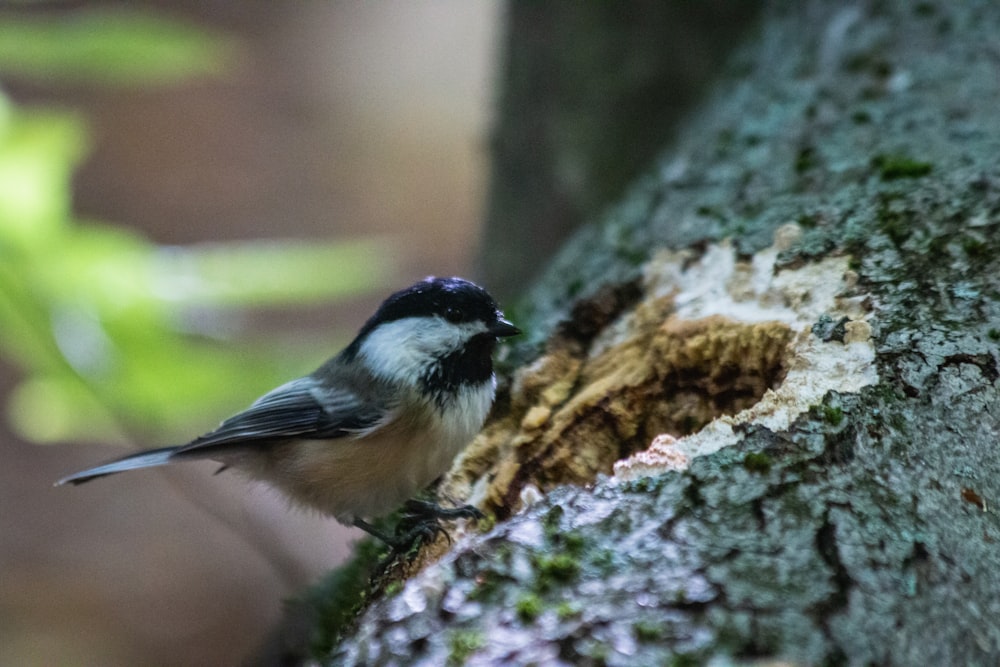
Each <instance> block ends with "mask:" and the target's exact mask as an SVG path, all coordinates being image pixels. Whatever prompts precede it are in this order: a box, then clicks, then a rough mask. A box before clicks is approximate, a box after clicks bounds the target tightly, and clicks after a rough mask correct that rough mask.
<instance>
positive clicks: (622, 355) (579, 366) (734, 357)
mask: <svg viewBox="0 0 1000 667" xmlns="http://www.w3.org/2000/svg"><path fill="white" fill-rule="evenodd" d="M673 310H674V303H673V298H672V297H669V296H666V297H654V298H652V299H648V300H645V301H642V302H641V303H640V304H639V305H638V306H637V307H636V308H635V310H634V311H632V312H631V313H629V314H627V315H626V316H625V318H623V320H622V323H621V324H622V326H623V327H624V331H626V332H627V333H626V334H625V335H624V336H622V335H620V333H621V332H618V333H619V335H616V336H615V338H616V339H617V341H618V342H616V343H614V344H608V345H606V346H604V347H603V348H602V349H599V350H594V349H593V347H594V346H592V349H590V350H581V346H580V345H579V344H578V339H576V338H573V339H569V338H567V337H566V336H564V335H563V334H562V333H557V334H556V335H555V336H554V337H553V340H552V342H551V343H550V346H549V350H548V352H547V353H546V354H545V355H543V356H542V357H541V358H540V359H538V360H537V361H536V362H535V363H534V364H532V365H531V366H529V367H528V368H526V369H524V370H523V371H522V372H521V373H520V374H519V375H518V376H517V377H516V378H515V380H514V383H513V386H512V389H511V411H510V414H509V415H508V416H507V418H505V419H503V420H501V421H499V422H496V423H494V424H492V425H491V426H490V427H489V428H488V429H487V430H486V431H485V432H484V434H483V435H482V436H481V437H480V438H479V439H478V440H477V441H476V442H475V443H474V444H473V445H472V447H470V449H469V451H468V452H467V454H466V456H465V459H464V461H463V466H462V471H463V473H464V474H466V475H470V476H471V478H484V477H485V478H486V479H489V480H490V481H489V483H488V486H487V488H486V490H485V493H484V501H483V503H482V505H483V507H484V509H486V510H487V511H488V512H492V513H494V514H495V515H496V516H498V517H499V518H504V517H506V516H509V515H510V514H511V513H513V512H515V511H517V509H518V508H519V507H520V506H521V504H522V502H521V500H522V494H524V493H525V491H526V489H528V488H531V489H537V490H540V491H548V490H549V489H551V488H553V487H555V486H557V485H561V484H586V483H590V482H592V481H593V480H594V479H595V477H596V476H597V475H598V474H600V473H605V474H610V473H611V472H612V469H613V466H614V463H615V462H616V461H618V460H620V459H622V458H625V457H627V456H630V455H631V454H633V453H634V452H636V451H638V450H642V449H645V448H646V447H648V446H649V443H650V441H651V440H652V439H653V438H655V437H656V436H657V435H659V434H663V433H669V434H672V435H676V436H678V437H680V436H683V435H686V434H688V433H692V432H694V431H697V430H698V429H700V428H701V427H702V426H704V425H705V424H707V423H709V422H710V421H712V420H713V419H715V418H716V417H719V416H721V415H725V414H735V413H737V412H739V411H740V410H743V409H745V408H748V407H750V406H751V405H753V404H754V403H756V402H757V401H759V400H760V398H761V397H762V396H763V395H764V393H765V392H766V391H767V390H768V389H770V388H773V387H775V386H776V385H777V384H779V383H780V382H781V380H782V379H783V377H784V375H785V371H786V365H785V360H786V350H787V348H788V344H789V342H790V341H791V340H792V338H793V336H794V332H793V331H792V329H791V328H790V327H789V326H788V325H787V324H785V323H781V322H757V323H745V322H737V321H733V320H730V319H728V318H725V317H721V316H709V317H704V318H701V319H697V320H687V319H682V318H678V317H677V316H676V315H675V314H673Z"/></svg>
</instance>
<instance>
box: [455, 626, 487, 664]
mask: <svg viewBox="0 0 1000 667" xmlns="http://www.w3.org/2000/svg"><path fill="white" fill-rule="evenodd" d="M448 646H449V648H450V651H451V653H450V655H449V656H448V664H449V665H464V664H465V662H466V661H467V660H468V659H469V656H471V655H472V654H473V653H475V652H476V651H478V650H479V649H481V648H482V647H484V646H486V640H485V639H484V638H483V636H482V634H480V633H479V631H478V630H458V631H456V632H454V633H452V635H451V636H450V637H449V638H448Z"/></svg>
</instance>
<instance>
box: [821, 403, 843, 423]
mask: <svg viewBox="0 0 1000 667" xmlns="http://www.w3.org/2000/svg"><path fill="white" fill-rule="evenodd" d="M823 419H824V420H825V421H826V423H827V424H831V425H833V426H838V425H840V422H842V421H844V411H843V410H841V409H840V408H838V407H834V406H832V405H824V406H823Z"/></svg>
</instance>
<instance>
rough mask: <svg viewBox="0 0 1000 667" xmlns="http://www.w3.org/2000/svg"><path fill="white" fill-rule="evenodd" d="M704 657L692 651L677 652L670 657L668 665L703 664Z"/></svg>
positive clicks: (695, 666) (690, 665) (684, 666)
mask: <svg viewBox="0 0 1000 667" xmlns="http://www.w3.org/2000/svg"><path fill="white" fill-rule="evenodd" d="M704 663H705V661H704V659H702V658H700V657H698V656H697V655H695V654H693V653H677V654H675V655H674V656H673V658H671V659H670V663H669V664H670V667H697V666H698V665H702V664H704Z"/></svg>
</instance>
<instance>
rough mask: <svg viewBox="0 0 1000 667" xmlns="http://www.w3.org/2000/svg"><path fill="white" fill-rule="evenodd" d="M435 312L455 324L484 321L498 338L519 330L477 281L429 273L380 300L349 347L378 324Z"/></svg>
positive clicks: (356, 345) (429, 314)
mask: <svg viewBox="0 0 1000 667" xmlns="http://www.w3.org/2000/svg"><path fill="white" fill-rule="evenodd" d="M435 315H437V316H439V317H442V318H444V319H446V320H448V321H450V322H455V323H461V322H476V321H480V322H484V323H486V324H487V325H488V326H489V327H490V328H491V330H493V331H495V333H496V335H497V336H498V337H500V336H512V335H514V334H517V333H520V332H519V330H518V329H517V328H516V327H514V325H512V324H510V323H509V322H507V321H506V320H504V319H503V313H501V312H500V309H499V308H498V307H497V302H496V301H495V300H494V299H493V297H492V296H490V293H489V292H487V291H486V290H484V289H483V288H482V287H480V286H479V285H477V284H476V283H474V282H471V281H469V280H465V279H464V278H456V277H451V278H438V277H433V276H432V277H430V278H425V279H424V280H421V281H420V282H418V283H415V284H413V285H411V286H410V287H407V288H406V289H402V290H399V291H398V292H396V293H395V294H392V295H391V296H390V297H389V298H387V299H386V300H385V301H384V302H382V305H381V306H380V307H379V309H378V310H377V311H375V314H374V315H372V316H371V317H370V318H369V319H368V321H367V322H365V325H364V326H363V327H361V331H359V332H358V335H357V337H356V338H355V339H354V342H353V343H352V344H351V345H350V346H349V348H348V349H349V350H350V349H351V348H354V349H355V350H356V348H357V347H358V345H359V344H360V342H361V341H362V340H364V338H365V336H367V335H368V333H369V332H370V331H371V330H372V329H374V328H375V327H377V326H378V325H380V324H384V323H386V322H393V321H395V320H401V319H404V318H407V317H432V316H435Z"/></svg>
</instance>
